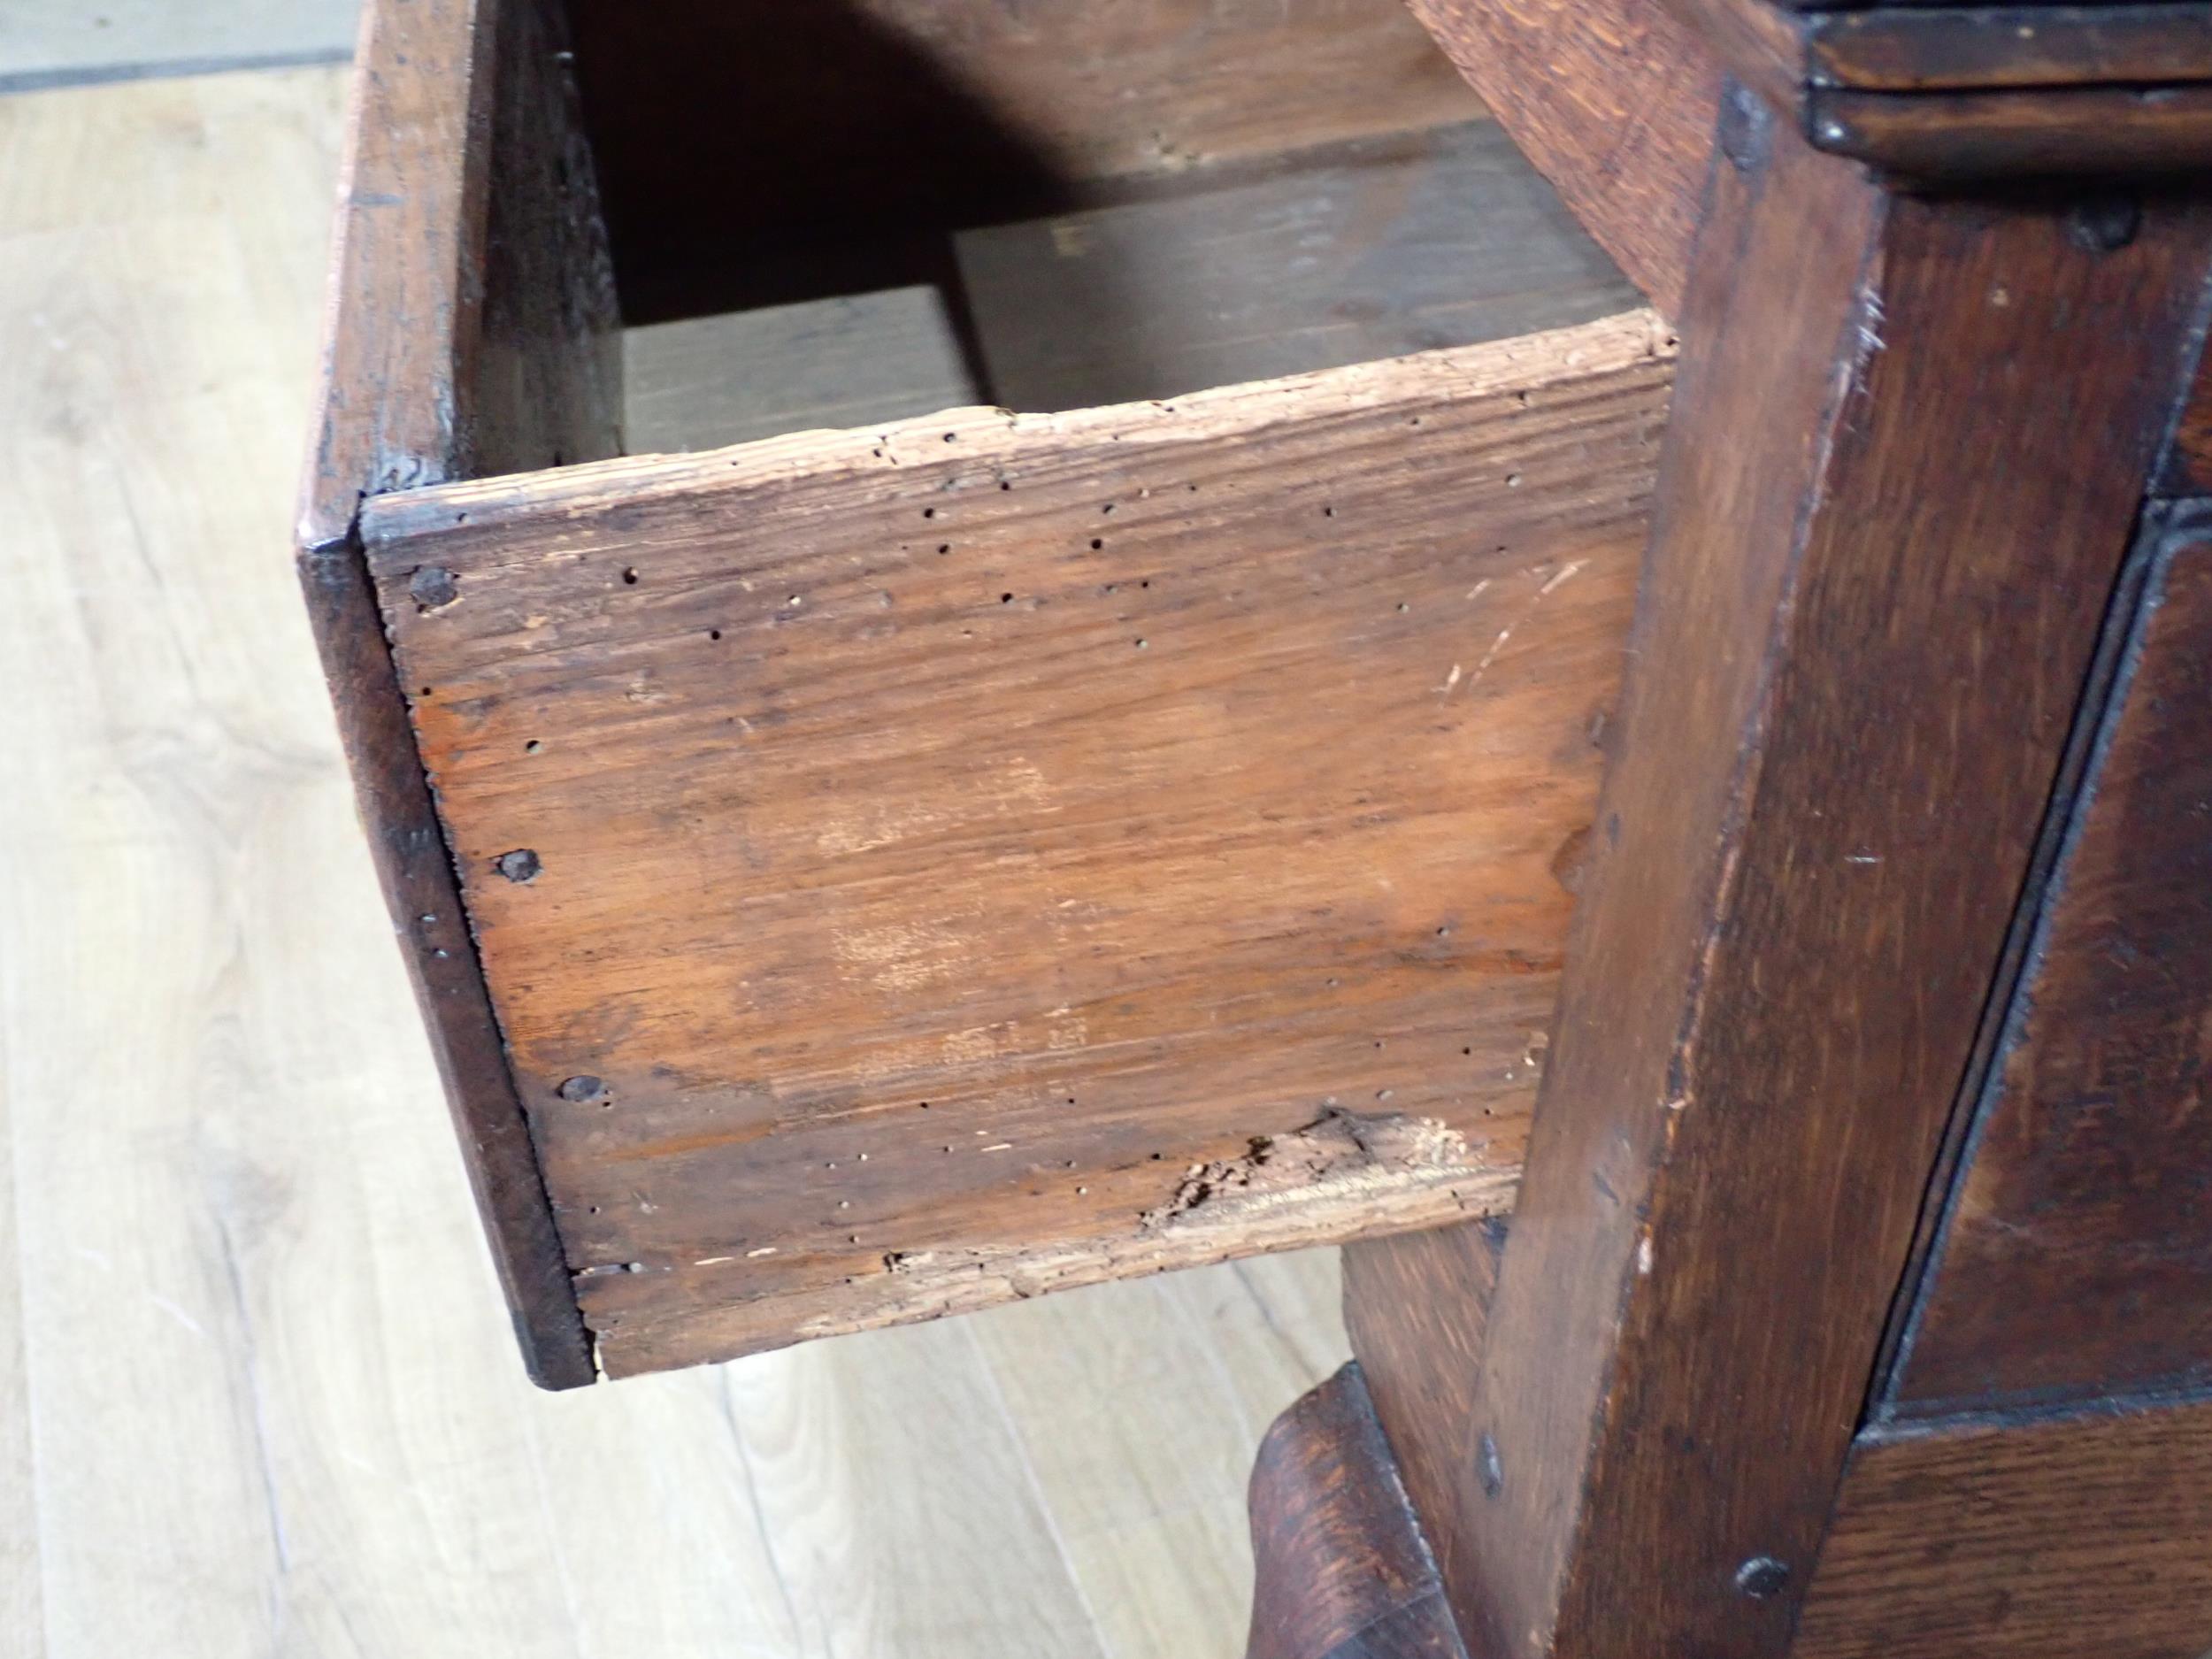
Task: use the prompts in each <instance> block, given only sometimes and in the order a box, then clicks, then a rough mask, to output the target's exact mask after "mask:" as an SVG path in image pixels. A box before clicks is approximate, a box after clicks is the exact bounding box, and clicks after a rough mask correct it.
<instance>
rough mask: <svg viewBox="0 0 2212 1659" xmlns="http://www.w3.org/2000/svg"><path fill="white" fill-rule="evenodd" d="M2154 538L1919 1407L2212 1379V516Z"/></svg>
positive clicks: (1910, 1359) (1906, 1358)
mask: <svg viewBox="0 0 2212 1659" xmlns="http://www.w3.org/2000/svg"><path fill="white" fill-rule="evenodd" d="M2152 539H2153V541H2154V542H2156V543H2159V544H2160V545H2157V546H2155V547H2154V549H2153V551H2154V557H2153V558H2152V561H2151V567H2150V569H2149V571H2148V572H2147V581H2146V586H2145V588H2144V591H2143V595H2142V600H2141V605H2142V609H2141V611H2140V613H2139V618H2138V619H2137V623H2136V627H2135V630H2134V632H2133V634H2131V638H2130V639H2129V641H2128V643H2127V646H2126V649H2125V651H2124V659H2123V663H2122V666H2121V671H2120V676H2119V681H2118V684H2117V686H2116V688H2115V690H2114V692H2113V697H2114V703H2113V709H2112V712H2111V714H2110V716H2109V718H2108V721H2107V723H2106V725H2105V728H2104V730H2103V733H2102V734H2101V739H2100V741H2099V744H2098V748H2097V750H2096V752H2095V754H2094V755H2093V758H2092V760H2091V764H2090V767H2089V771H2088V774H2087V776H2086V779H2085V782H2084V784H2083V787H2082V792H2081V795H2080V798H2079V800H2078V803H2077V804H2076V807H2075V810H2074V813H2073V820H2072V823H2071V825H2070V827H2069V830H2068V833H2067V837H2066V845H2065V848H2064V849H2063V851H2062V855H2061V857H2060V860H2059V863H2058V864H2057V867H2056V869H2055V872H2054V873H2053V876H2052V885H2051V887H2050V889H2049V896H2048V897H2047V901H2046V904H2047V910H2046V914H2045V917H2044V919H2043V921H2042V923H2041V925H2040V926H2039V930H2038V933H2037V935H2036V937H2035V940H2034V942H2033V944H2032V947H2031V953H2030V966H2029V970H2028V973H2027V976H2026V979H2025V980H2024V984H2023V985H2022V987H2021V990H2020V993H2019V999H2018V1007H2017V1012H2016V1015H2015V1017H2014V1022H2013V1025H2012V1028H2011V1030H2010V1032H2009V1033H2008V1043H2007V1047H2006V1048H2005V1050H2004V1052H2003V1054H2002V1056H2001V1060H2000V1062H1999V1067H1998V1071H1997V1074H1996V1076H1995V1078H1994V1079H1993V1083H1992V1086H1991V1097H1990V1099H1989V1101H1988V1102H1987V1104H1986V1106H1985V1110H1984V1115H1983V1117H1982V1118H1981V1121H1980V1122H1979V1124H1978V1125H1977V1128H1976V1130H1975V1133H1974V1137H1973V1140H1972V1141H1971V1143H1970V1148H1969V1150H1968V1154H1967V1156H1968V1163H1967V1165H1966V1168H1965V1171H1964V1173H1963V1174H1962V1177H1961V1178H1960V1181H1961V1184H1960V1187H1959V1188H1958V1191H1957V1194H1956V1196H1955V1199H1954V1201H1953V1210H1952V1214H1951V1215H1950V1217H1949V1218H1948V1220H1947V1225H1946V1229H1945V1233H1944V1235H1943V1238H1942V1240H1941V1243H1940V1244H1939V1248H1938V1252H1937V1255H1936V1257H1935V1260H1934V1262H1933V1263H1932V1267H1931V1269H1930V1278H1929V1280H1928V1287H1927V1289H1926V1290H1925V1292H1924V1298H1923V1302H1922V1305H1921V1307H1920V1309H1919V1310H1918V1312H1917V1315H1916V1317H1915V1319H1914V1322H1913V1326H1912V1330H1911V1332H1910V1334H1909V1338H1908V1340H1907V1343H1906V1346H1905V1352H1904V1355H1903V1356H1902V1357H1901V1361H1900V1363H1899V1366H1898V1374H1897V1376H1896V1378H1895V1379H1894V1381H1893V1385H1892V1400H1891V1405H1892V1408H1893V1409H1895V1410H1897V1411H1900V1412H1902V1413H1905V1414H1913V1415H1924V1414H1927V1413H1931V1412H1939V1411H1944V1410H1954V1409H1985V1408H1988V1407H1992V1406H2000V1405H2017V1404H2048V1403H2051V1402H2059V1401H2066V1400H2085V1399H2095V1398H2098V1397H2100V1396H2102V1395H2104V1394H2110V1393H2116V1392H2129V1391H2136V1390H2142V1389H2147V1388H2177V1387H2200V1386H2203V1385H2205V1384H2206V1383H2208V1382H2212V680H2208V674H2212V534H2207V533H2206V529H2205V526H2203V525H2201V524H2199V525H2197V526H2195V527H2191V526H2187V525H2185V526H2179V527H2177V529H2175V530H2173V531H2172V532H2170V533H2166V534H2161V533H2160V532H2158V531H2156V530H2154V531H2153V533H2152Z"/></svg>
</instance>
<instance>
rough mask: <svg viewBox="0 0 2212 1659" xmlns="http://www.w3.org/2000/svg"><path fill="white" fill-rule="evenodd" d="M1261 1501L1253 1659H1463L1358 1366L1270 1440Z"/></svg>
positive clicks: (1258, 1474)
mask: <svg viewBox="0 0 2212 1659" xmlns="http://www.w3.org/2000/svg"><path fill="white" fill-rule="evenodd" d="M1251 1505H1252V1553H1253V1565H1254V1569H1255V1589H1254V1594H1253V1598H1252V1636H1251V1641H1250V1644H1249V1646H1248V1647H1247V1649H1246V1655H1247V1659H1464V1655H1465V1651H1466V1650H1465V1649H1464V1648H1463V1647H1461V1646H1460V1641H1459V1635H1458V1632H1457V1630H1456V1629H1455V1627H1454V1625H1453V1623H1452V1616H1451V1611H1450V1609H1449V1608H1448V1606H1447V1605H1446V1603H1445V1601H1444V1592H1443V1586H1442V1585H1441V1584H1440V1582H1439V1580H1438V1578H1437V1576H1436V1563H1435V1562H1434V1560H1433V1559H1432V1557H1431V1555H1430V1554H1429V1547H1428V1544H1427V1542H1426V1541H1425V1540H1424V1539H1423V1538H1422V1536H1421V1529H1420V1527H1419V1525H1418V1524H1417V1522H1416V1521H1415V1519H1414V1517H1413V1509H1412V1507H1411V1505H1409V1503H1408V1502H1406V1492H1405V1486H1404V1485H1403V1484H1402V1482H1401V1481H1400V1480H1399V1479H1398V1472H1397V1467H1396V1465H1395V1464H1394V1463H1393V1462H1392V1461H1391V1456H1390V1448H1389V1447H1388V1446H1387V1445H1386V1444H1385V1442H1384V1440H1383V1436H1382V1428H1381V1425H1379V1424H1378V1423H1377V1422H1376V1421H1375V1410H1374V1406H1373V1403H1372V1402H1371V1401H1370V1400H1369V1399H1368V1396H1367V1384H1366V1382H1365V1380H1364V1379H1363V1378H1362V1377H1361V1375H1360V1369H1359V1367H1358V1365H1356V1364H1351V1365H1347V1366H1346V1367H1345V1368H1344V1369H1343V1370H1342V1371H1339V1372H1337V1374H1336V1375H1335V1376H1333V1377H1332V1378H1330V1379H1329V1380H1328V1381H1326V1382H1325V1383H1323V1384H1322V1385H1321V1386H1319V1387H1318V1388H1317V1389H1315V1390H1314V1391H1313V1392H1312V1393H1311V1394H1308V1395H1306V1396H1305V1398H1303V1399H1302V1400H1301V1401H1299V1402H1297V1403H1296V1404H1295V1405H1294V1406H1292V1407H1291V1408H1290V1409H1289V1410H1287V1411H1286V1412H1285V1413H1283V1415H1282V1416H1281V1417H1279V1418H1278V1419H1277V1420H1276V1423H1275V1425H1274V1427H1272V1428H1271V1429H1270V1430H1269V1431H1268V1432H1267V1438H1266V1439H1265V1440H1263V1441H1261V1442H1260V1455H1259V1462H1258V1463H1257V1464H1256V1466H1255V1467H1254V1469H1253V1471H1252V1500H1251Z"/></svg>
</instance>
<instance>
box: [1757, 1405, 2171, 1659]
mask: <svg viewBox="0 0 2212 1659" xmlns="http://www.w3.org/2000/svg"><path fill="white" fill-rule="evenodd" d="M2208 1651H2212V1406H2208V1405H2206V1404H2204V1403H2201V1402H2197V1403H2190V1404H2177V1403H2171V1402H2165V1403H2160V1402H2117V1403H2116V1404H2114V1405H2112V1406H2109V1407H2099V1408H2091V1409H2084V1410H2078V1411H2074V1412H2071V1413H2067V1414H2063V1415H2058V1416H2053V1417H2044V1418H2040V1419H2030V1420H2024V1421H2019V1422H2015V1423H1989V1422H1979V1423H1977V1422H1965V1423H1959V1424H1954V1425H1945V1426H1942V1427H1940V1428H1931V1429H1924V1430H1902V1431H1901V1430H1876V1431H1870V1432H1868V1433H1866V1434H1863V1435H1862V1436H1861V1437H1860V1439H1859V1441H1858V1443H1857V1444H1856V1445H1855V1447H1854V1448H1853V1449H1852V1454H1851V1463H1850V1469H1849V1472H1848V1474H1847V1479H1846V1480H1845V1484H1844V1488H1843V1497H1842V1501H1841V1503H1840V1506H1839V1509H1838V1512H1837V1515H1836V1517H1835V1524H1834V1526H1833V1528H1832V1532H1831V1533H1830V1536H1829V1540H1828V1546H1827V1548H1826V1549H1825V1551H1824V1553H1823V1554H1822V1556H1821V1561H1820V1571H1819V1574H1818V1576H1817V1577H1816V1578H1815V1579H1814V1581H1813V1586H1812V1593H1811V1594H1810V1596H1809V1598H1808V1601H1807V1603H1806V1607H1805V1611H1804V1617H1803V1619H1802V1621H1801V1625H1800V1630H1799V1635H1798V1640H1797V1645H1796V1646H1795V1647H1794V1648H1793V1649H1792V1659H1867V1655H1881V1656H1882V1659H2196V1656H2197V1655H2201V1654H2204V1653H2206V1652H2208Z"/></svg>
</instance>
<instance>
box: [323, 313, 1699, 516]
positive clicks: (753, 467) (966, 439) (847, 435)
mask: <svg viewBox="0 0 2212 1659" xmlns="http://www.w3.org/2000/svg"><path fill="white" fill-rule="evenodd" d="M1674 352H1675V341H1674V334H1673V332H1672V330H1671V327H1670V326H1669V325H1668V323H1667V322H1666V319H1663V318H1662V317H1661V316H1660V315H1659V314H1658V313H1657V312H1656V311H1651V310H1648V309H1639V310H1636V311H1624V312H1621V313H1619V314H1618V315H1616V316H1612V317H1605V318H1600V319H1598V320H1596V321H1594V322H1589V323H1582V324H1578V325H1577V326H1573V327H1570V328H1556V329H1549V330H1546V331H1544V332H1541V333H1538V334H1517V335H1515V336H1513V337H1511V338H1509V339H1506V340H1498V341H1489V342H1483V343H1481V344H1478V345H1471V346H1452V347H1447V348H1444V349H1438V350H1434V351H1424V352H1417V353H1415V354H1414V355H1412V356H1409V357H1393V358H1386V359H1384V360H1382V361H1379V362H1372V363H1358V364H1353V365H1348V366H1347V367H1343V368H1335V369H1319V370H1315V371H1311V372H1310V373H1303V374H1294V375H1286V376H1284V377H1282V378H1281V379H1279V380H1254V381H1248V382H1244V383H1240V384H1237V385H1232V386H1225V387H1217V388H1211V389H1209V390H1206V391H1201V392H1194V393H1192V394H1190V395H1188V396H1183V397H1177V398H1171V399H1165V400H1156V401H1153V402H1150V403H1117V404H1106V405H1102V406H1099V407H1096V408H1090V409H1079V410H1073V411H1067V412H1064V413H1059V414H1039V415H1025V414H1017V413H1015V412H1013V411H1010V410H1005V409H995V408H988V407H973V408H962V409H950V410H946V411H941V412H940V413H938V414H935V415H926V416H921V417H918V418H916V419H905V420H899V421H895V422H892V423H889V424H887V425H884V426H865V427H852V428H847V429H844V430H824V431H811V432H797V433H789V434H784V435H782V436H780V437H775V438H764V439H760V440H757V441H756V442H750V443H742V444H736V445H733V446H731V447H729V448H726V449H705V450H701V451H699V452H697V453H695V454H686V455H644V456H627V457H622V458H620V459H618V460H612V461H599V462H593V463H590V464H588V465H579V466H568V467H561V468H557V469H554V470H551V471H548V472H524V473H515V474H511V475H508V476H505V477H501V478H491V479H482V480H472V481H469V482H465V483H450V484H439V485H434V486H430V487H426V488H419V489H408V490H400V491H396V492H394V493H392V494H390V495H380V496H378V497H375V498H373V499H372V500H370V501H367V502H365V503H364V504H363V513H362V521H361V527H362V535H363V540H364V541H365V542H366V543H367V544H369V545H370V546H372V547H374V546H376V545H378V544H380V543H382V542H385V541H394V540H398V539H402V538H406V537H411V536H417V535H422V534H435V533H436V532H438V531H440V530H443V529H449V528H452V527H453V526H456V525H457V524H458V523H459V522H461V521H462V518H464V517H465V518H466V520H467V522H468V523H469V524H471V525H472V526H485V525H489V524H496V523H502V522H518V521H524V520H527V519H529V518H534V517H540V516H547V515H554V516H557V515H560V514H563V513H566V512H570V511H576V510H578V509H580V508H583V507H589V506H596V505H601V504H603V503H606V502H607V501H608V500H610V499H611V498H618V499H621V500H623V501H626V502H636V501H640V500H643V499H649V498H654V497H660V496H666V495H680V494H685V493H687V492H695V491H698V490H703V489H715V490H722V489H729V488H748V487H750V486H754V485H757V484H760V483H764V482H767V481H770V480H775V479H778V478H786V477H790V476H792V475H794V474H797V473H804V472H818V471H820V470H822V469H824V468H839V467H854V468H858V467H864V466H875V465H892V466H896V465H902V464H903V461H904V459H905V458H918V457H921V456H924V455H928V456H933V457H941V456H942V455H943V453H944V451H945V447H946V446H947V444H948V443H950V444H955V445H960V446H964V447H963V448H962V449H961V450H960V452H961V453H962V454H963V455H966V456H974V455H978V454H999V455H1003V454H1006V453H1008V452H1009V451H1018V450H1020V449H1025V448H1027V447H1029V446H1030V445H1032V444H1035V443H1045V444H1050V445H1054V446H1057V445H1060V444H1064V443H1066V442H1071V441H1073V442H1079V441H1081V440H1084V439H1086V438H1098V437H1112V438H1117V439H1127V440H1131V441H1133V442H1182V441H1187V440H1188V439H1189V438H1191V437H1193V436H1194V435H1201V434H1219V433H1222V432H1225V431H1228V432H1233V431H1237V430H1240V429H1256V428H1259V427H1262V426H1268V425H1271V424H1272V423H1274V422H1276V421H1279V420H1280V419H1285V418H1286V417H1295V416H1300V415H1306V414H1310V413H1314V412H1318V411H1325V410H1329V409H1340V410H1345V411H1353V410H1359V409H1369V408H1374V407H1378V406H1384V405H1388V404H1393V403H1421V402H1435V401H1439V400H1442V399H1448V398H1458V397H1468V396H1483V395H1485V394H1488V393H1495V392H1502V391H1511V390H1517V389H1526V388H1535V387H1540V386H1548V385H1554V384H1557V383H1560V382H1563V381H1570V380H1583V379H1587V378H1590V377H1592V376H1595V375H1601V374H1607V373H1616V372H1617V371H1620V370H1623V369H1628V368H1632V367H1634V366H1635V365H1639V364H1642V363H1650V362H1655V361H1662V360H1665V359H1669V358H1671V357H1673V355H1674Z"/></svg>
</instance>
